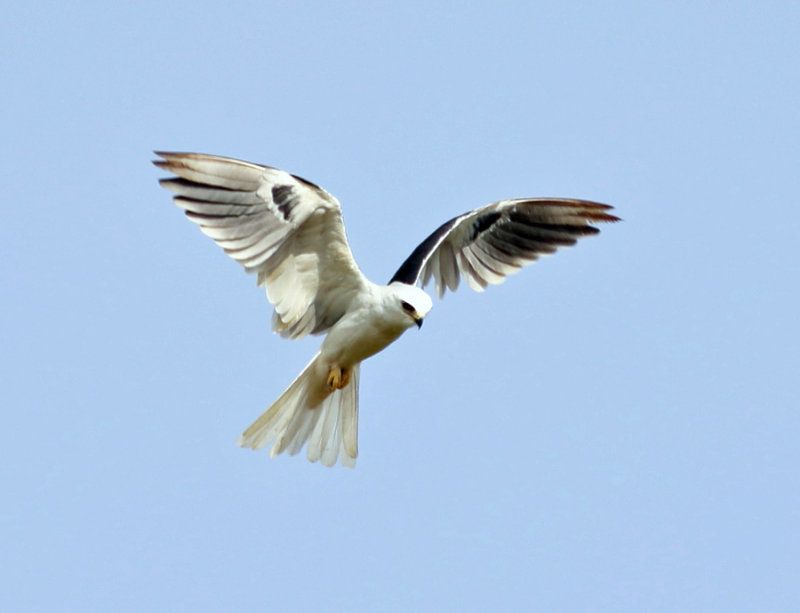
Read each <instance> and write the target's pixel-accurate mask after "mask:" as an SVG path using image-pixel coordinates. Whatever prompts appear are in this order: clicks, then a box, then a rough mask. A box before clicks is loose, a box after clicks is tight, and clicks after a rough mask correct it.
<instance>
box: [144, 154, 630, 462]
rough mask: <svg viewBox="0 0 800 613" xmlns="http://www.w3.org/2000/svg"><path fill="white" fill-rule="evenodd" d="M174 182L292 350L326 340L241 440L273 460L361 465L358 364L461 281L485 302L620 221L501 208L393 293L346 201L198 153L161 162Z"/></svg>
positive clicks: (452, 224) (416, 265)
mask: <svg viewBox="0 0 800 613" xmlns="http://www.w3.org/2000/svg"><path fill="white" fill-rule="evenodd" d="M157 155H158V156H159V157H161V158H162V159H161V160H158V161H156V162H154V164H155V165H156V166H158V167H160V168H164V169H166V170H168V171H170V172H172V173H173V174H175V175H177V176H176V177H173V178H167V179H162V180H161V185H162V186H164V187H165V188H166V189H168V190H170V191H172V192H174V193H175V194H176V195H175V198H174V199H175V203H176V204H177V205H178V206H179V207H181V208H182V209H184V210H185V211H186V215H187V217H188V218H189V219H191V220H192V221H193V222H195V223H196V224H197V225H198V226H200V229H201V230H202V231H203V233H205V234H206V235H208V236H210V237H211V238H212V239H214V241H215V242H216V243H217V244H218V245H219V246H220V247H222V248H223V249H224V250H225V252H226V253H227V254H228V255H230V256H231V257H232V258H233V259H235V260H236V261H238V262H239V263H240V264H241V265H242V266H244V268H245V270H246V271H248V272H256V273H257V274H258V284H259V285H260V286H262V287H264V288H265V290H266V293H267V298H268V299H269V301H270V302H271V303H272V305H273V307H274V313H273V318H272V327H273V330H275V331H277V332H278V333H280V334H281V336H283V337H286V338H291V339H297V338H301V337H303V336H305V335H307V334H321V333H327V336H326V337H325V339H324V341H323V342H322V345H321V346H320V349H319V352H318V353H317V354H316V355H315V356H314V358H313V359H312V360H311V362H310V363H309V364H308V365H307V366H306V368H305V369H304V370H303V371H302V372H301V373H300V375H299V376H298V377H297V378H296V379H295V381H294V382H293V383H292V384H291V385H290V386H289V387H288V389H287V390H286V391H285V392H284V393H283V394H282V395H281V396H280V397H279V398H278V399H277V400H276V401H275V402H274V403H273V404H272V406H271V407H270V408H269V409H267V411H266V412H265V413H264V414H263V415H261V416H260V417H259V418H258V419H257V420H256V421H255V422H254V423H253V424H252V425H251V426H250V427H249V428H247V430H245V432H244V433H243V434H242V436H241V437H240V438H239V441H238V443H239V445H241V446H243V447H251V448H253V449H262V448H264V447H266V446H267V445H269V444H270V443H271V444H272V447H271V449H270V455H271V456H273V457H274V456H276V455H278V454H280V453H282V452H283V451H286V452H287V453H289V454H291V455H293V454H296V453H298V452H299V451H300V450H301V449H302V448H303V446H304V445H305V446H306V453H307V456H308V459H309V460H311V461H312V462H316V461H321V462H322V463H323V464H325V465H326V466H332V465H334V464H335V463H336V461H337V460H338V461H339V462H340V463H341V464H342V465H344V466H350V467H352V466H354V465H355V460H356V457H357V455H358V440H357V438H358V437H357V432H358V378H359V365H360V363H361V362H362V361H363V360H364V359H366V358H368V357H370V356H371V355H374V354H375V353H377V352H379V351H381V350H382V349H383V348H385V347H386V346H387V345H389V344H390V343H392V342H393V341H395V340H396V339H397V338H398V337H399V336H400V335H401V334H402V333H403V332H404V331H405V330H407V329H408V328H409V327H411V326H413V325H415V324H416V325H417V326H421V325H422V320H423V319H424V317H425V315H427V313H428V311H430V309H431V307H432V302H431V299H430V298H429V296H428V295H427V294H426V293H425V292H424V291H422V289H420V288H419V287H417V286H416V284H417V283H418V282H421V283H422V286H423V287H424V286H425V285H426V284H427V283H428V281H429V280H430V279H431V278H433V279H434V280H435V282H436V290H437V293H438V294H439V296H440V297H441V296H442V295H443V294H444V292H445V289H446V288H447V289H450V290H451V291H453V290H455V289H456V288H457V287H458V280H459V278H460V277H463V278H464V279H465V280H466V281H467V283H468V284H469V286H470V287H472V288H473V289H475V290H477V291H482V290H483V289H484V288H485V287H486V286H487V285H488V284H496V283H500V282H502V281H503V280H504V279H505V277H506V276H507V275H509V274H512V273H514V272H517V271H518V270H519V269H520V268H521V267H522V266H523V265H525V264H527V263H529V262H532V261H534V260H535V259H536V258H537V257H538V256H539V255H541V254H545V253H552V252H554V251H555V250H556V249H557V248H558V247H561V246H565V245H572V244H574V243H575V242H576V240H577V239H578V238H580V237H582V236H586V235H590V234H596V233H597V229H596V228H594V227H592V226H590V225H589V222H590V221H596V222H606V221H616V220H617V218H616V217H614V216H613V215H610V214H609V213H607V210H609V209H610V208H611V207H609V206H607V205H603V204H597V203H594V202H587V201H584V200H568V199H544V198H542V199H516V200H502V201H500V202H496V203H493V204H490V205H487V206H485V207H482V208H479V209H475V210H474V211H470V212H469V213H466V214H464V215H461V216H459V217H456V218H453V219H451V220H450V221H448V222H446V223H445V224H443V225H442V226H440V227H439V228H438V229H437V230H436V231H434V232H433V233H432V234H431V235H430V236H429V237H428V238H427V239H425V241H423V242H422V243H421V244H420V245H419V246H418V247H417V248H416V249H415V250H414V251H413V252H412V254H411V255H410V256H409V258H408V259H407V260H406V261H405V262H403V264H402V265H401V266H400V268H399V269H398V270H397V272H396V273H395V275H394V277H393V278H392V280H391V281H390V282H389V284H388V285H377V284H375V283H372V282H371V281H369V280H368V279H367V278H366V277H365V276H364V275H363V274H362V273H361V271H360V270H359V268H358V266H357V264H356V262H355V260H354V259H353V256H352V253H351V252H350V247H349V245H348V244H347V237H346V235H345V231H344V225H343V223H342V212H341V206H340V205H339V202H338V201H337V200H336V198H334V197H333V196H331V195H330V194H329V193H328V192H326V191H325V190H324V189H322V188H320V187H318V186H316V185H314V184H313V183H310V182H309V181H306V180H305V179H301V178H300V177H297V176H294V175H290V174H289V173H286V172H284V171H282V170H277V169H275V168H270V167H268V166H261V165H259V164H252V163H249V162H243V161H241V160H235V159H232V158H225V157H219V156H212V155H204V154H198V153H161V152H158V153H157Z"/></svg>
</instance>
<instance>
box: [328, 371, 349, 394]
mask: <svg viewBox="0 0 800 613" xmlns="http://www.w3.org/2000/svg"><path fill="white" fill-rule="evenodd" d="M325 382H326V383H327V385H328V389H330V391H332V392H333V391H335V390H340V389H342V388H343V387H345V386H346V385H347V384H348V383H350V370H349V369H346V370H342V369H341V368H339V367H338V366H333V367H331V369H330V370H329V371H328V378H327V379H326V381H325Z"/></svg>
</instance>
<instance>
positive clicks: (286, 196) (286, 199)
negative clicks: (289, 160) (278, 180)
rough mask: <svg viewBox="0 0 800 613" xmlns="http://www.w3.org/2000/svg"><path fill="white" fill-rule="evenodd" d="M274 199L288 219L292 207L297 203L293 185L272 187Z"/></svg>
mask: <svg viewBox="0 0 800 613" xmlns="http://www.w3.org/2000/svg"><path fill="white" fill-rule="evenodd" d="M272 201H273V202H274V203H275V204H276V205H277V207H278V210H279V211H280V212H281V214H282V215H283V218H284V219H287V220H288V219H289V215H291V214H292V209H293V208H294V207H295V205H296V204H297V198H295V196H294V188H293V187H292V186H291V185H276V186H275V187H273V188H272Z"/></svg>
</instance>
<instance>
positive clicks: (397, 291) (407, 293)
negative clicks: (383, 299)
mask: <svg viewBox="0 0 800 613" xmlns="http://www.w3.org/2000/svg"><path fill="white" fill-rule="evenodd" d="M389 287H390V288H391V296H390V300H391V301H392V303H393V304H392V306H393V307H394V308H396V309H398V310H399V312H401V313H403V315H404V316H405V317H407V318H408V320H409V323H408V325H409V326H411V325H412V324H414V325H416V326H417V328H421V327H422V320H423V319H425V316H426V315H427V314H428V312H429V311H430V310H431V307H433V302H432V301H431V298H430V296H428V294H426V293H425V292H424V291H422V290H421V289H420V288H418V287H417V286H416V285H408V284H407V283H400V282H398V281H395V282H394V283H392V284H391V285H390V286H389Z"/></svg>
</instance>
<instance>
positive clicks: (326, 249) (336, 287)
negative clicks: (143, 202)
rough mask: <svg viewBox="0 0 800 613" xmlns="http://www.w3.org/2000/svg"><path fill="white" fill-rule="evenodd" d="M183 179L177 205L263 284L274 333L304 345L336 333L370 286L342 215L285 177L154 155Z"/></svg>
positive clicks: (168, 184) (309, 187)
mask: <svg viewBox="0 0 800 613" xmlns="http://www.w3.org/2000/svg"><path fill="white" fill-rule="evenodd" d="M156 155H158V156H159V157H161V158H163V159H162V160H158V161H155V162H153V163H154V164H155V165H156V166H158V167H159V168H163V169H165V170H168V171H170V172H172V173H174V174H175V175H177V177H175V178H169V179H162V180H161V181H160V183H161V185H162V186H163V187H165V188H166V189H168V190H169V191H171V192H174V193H175V194H176V195H175V204H177V205H178V206H179V207H181V208H182V209H184V210H185V212H186V216H187V217H188V218H189V219H191V220H192V221H193V222H195V223H196V224H197V225H198V226H200V229H201V230H202V231H203V232H204V233H205V234H207V235H208V236H210V237H211V238H213V239H214V241H215V242H216V243H217V244H218V245H219V246H220V247H222V248H223V249H224V250H225V253H227V254H228V255H229V256H231V257H232V258H233V259H235V260H236V261H237V262H239V263H240V264H241V265H242V266H244V268H245V270H246V271H247V272H257V273H258V284H259V285H260V286H263V287H264V288H265V289H266V292H267V298H269V300H270V302H272V304H273V305H274V307H275V313H274V315H273V319H272V325H273V329H274V330H276V331H278V332H280V334H281V336H284V337H288V338H300V337H302V336H305V335H306V334H309V333H310V334H317V333H320V332H324V331H325V330H327V329H328V328H330V327H331V326H332V325H333V324H334V323H336V321H338V320H339V318H340V317H342V315H344V313H345V312H346V311H347V309H348V306H349V305H350V302H351V300H352V299H353V298H354V296H356V295H357V294H358V293H359V292H360V291H362V290H363V289H364V287H365V285H366V283H367V281H366V279H365V278H364V276H363V275H362V273H361V271H360V270H359V269H358V266H357V265H356V263H355V261H354V260H353V255H352V253H351V252H350V246H349V245H348V244H347V237H346V236H345V231H344V224H343V223H342V209H341V207H340V206H339V202H338V201H337V200H336V198H334V197H333V196H331V195H330V194H329V193H328V192H326V191H325V190H324V189H322V188H320V187H317V186H316V185H314V184H313V183H310V182H308V181H306V180H305V179H301V178H300V177H296V176H293V175H290V174H289V173H287V172H284V171H282V170H277V169H275V168H270V167H268V166H261V165H259V164H251V163H249V162H243V161H241V160H235V159H231V158H225V157H219V156H214V155H204V154H199V153H164V152H156Z"/></svg>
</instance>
